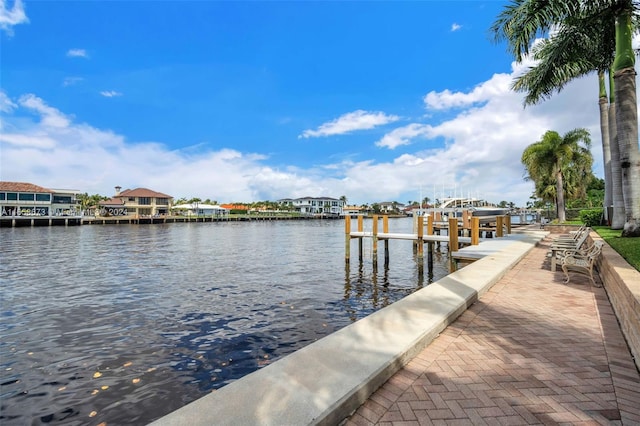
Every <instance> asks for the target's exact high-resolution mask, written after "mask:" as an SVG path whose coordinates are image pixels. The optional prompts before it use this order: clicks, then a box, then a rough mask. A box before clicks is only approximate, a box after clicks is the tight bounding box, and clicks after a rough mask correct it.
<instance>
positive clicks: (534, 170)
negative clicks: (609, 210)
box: [522, 129, 593, 222]
mask: <svg viewBox="0 0 640 426" xmlns="http://www.w3.org/2000/svg"><path fill="white" fill-rule="evenodd" d="M580 142H582V144H580ZM590 147H591V139H590V137H589V132H588V131H587V130H586V129H574V130H571V131H570V132H567V133H566V134H565V135H564V136H562V137H561V136H560V135H559V134H558V132H554V131H552V130H550V131H548V132H546V133H545V134H544V135H543V136H542V140H540V141H538V142H535V143H533V144H531V145H529V146H528V147H527V148H526V149H525V150H524V152H523V154H522V163H523V164H524V165H525V167H526V169H527V172H528V178H529V179H531V180H533V181H534V182H535V183H536V192H537V193H538V196H540V197H541V198H543V199H549V198H550V196H551V195H555V199H556V211H557V214H558V220H559V221H560V222H564V221H565V220H566V214H565V202H564V196H565V192H566V190H567V188H569V189H570V191H571V192H575V191H576V190H577V188H580V186H581V184H582V185H584V184H585V181H584V179H582V176H583V175H585V174H586V173H587V172H588V173H590V172H591V164H592V163H593V157H592V156H591V152H590V151H589V148H590ZM570 170H571V172H570ZM565 176H571V178H570V179H569V180H568V181H567V182H565ZM552 179H553V181H554V182H555V194H552V192H551V191H550V189H551V188H550V186H551V185H549V184H550V181H551V180H552Z"/></svg>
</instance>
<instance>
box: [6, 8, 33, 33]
mask: <svg viewBox="0 0 640 426" xmlns="http://www.w3.org/2000/svg"><path fill="white" fill-rule="evenodd" d="M27 22H29V18H28V17H27V14H26V13H25V11H24V4H23V3H22V0H15V1H14V2H13V7H12V8H9V7H8V2H7V1H6V0H0V29H2V30H4V31H5V32H6V33H7V34H8V35H13V27H14V26H16V25H18V24H26V23H27Z"/></svg>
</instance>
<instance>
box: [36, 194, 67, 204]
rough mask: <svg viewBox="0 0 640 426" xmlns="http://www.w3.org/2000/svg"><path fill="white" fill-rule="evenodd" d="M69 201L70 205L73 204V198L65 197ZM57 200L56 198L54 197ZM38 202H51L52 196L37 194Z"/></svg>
mask: <svg viewBox="0 0 640 426" xmlns="http://www.w3.org/2000/svg"><path fill="white" fill-rule="evenodd" d="M64 198H68V199H69V201H68V202H69V203H70V202H71V197H64ZM54 200H55V197H54ZM36 201H51V194H36Z"/></svg>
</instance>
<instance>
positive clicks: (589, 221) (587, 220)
mask: <svg viewBox="0 0 640 426" xmlns="http://www.w3.org/2000/svg"><path fill="white" fill-rule="evenodd" d="M580 220H581V221H582V223H584V224H585V225H587V226H597V225H600V223H601V222H602V209H588V210H580Z"/></svg>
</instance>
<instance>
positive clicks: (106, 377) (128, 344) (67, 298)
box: [0, 220, 447, 425]
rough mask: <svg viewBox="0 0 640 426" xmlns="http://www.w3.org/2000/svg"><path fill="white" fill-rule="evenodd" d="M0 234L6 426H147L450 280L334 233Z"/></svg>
mask: <svg viewBox="0 0 640 426" xmlns="http://www.w3.org/2000/svg"><path fill="white" fill-rule="evenodd" d="M390 227H391V232H406V230H407V228H408V229H410V228H411V221H410V220H407V221H394V222H392V223H391V225H390ZM0 231H1V232H2V239H3V245H2V250H0V264H2V265H3V268H2V269H0V285H1V286H2V289H3V294H2V300H1V312H0V314H1V318H2V321H0V354H1V356H0V375H1V377H0V423H1V424H65V425H67V424H72V425H73V424H78V425H80V424H88V423H90V424H99V423H101V422H106V423H107V424H132V423H136V424H145V423H148V422H150V421H152V420H153V419H156V418H158V417H160V416H162V415H164V414H167V413H168V412H170V411H173V410H175V409H177V408H179V407H181V406H183V405H185V404H186V403H188V402H191V401H193V400H195V399H197V398H199V397H201V396H203V395H205V394H207V393H208V392H211V391H212V390H214V389H217V388H219V387H221V386H224V385H225V384H228V383H230V382H231V381H233V380H237V379H238V378H240V377H242V376H244V375H246V374H248V373H250V372H252V371H255V370H256V369H259V368H262V367H264V366H265V365H268V364H269V363H271V362H274V361H275V360H277V359H279V358H281V357H283V356H285V355H287V354H289V353H291V352H293V351H295V350H297V349H299V348H301V347H303V346H305V345H308V344H310V343H312V342H314V341H316V340H318V339H320V338H322V337H323V336H326V335H327V334H330V333H332V332H334V331H336V330H338V329H340V328H341V327H344V326H346V325H348V324H350V323H352V322H353V321H357V320H358V319H360V318H363V317H365V316H366V315H369V314H370V313H372V312H375V311H376V310H378V309H380V308H382V307H384V306H388V305H389V304H391V303H393V302H395V301H397V300H399V299H400V298H402V297H404V296H405V295H407V294H410V293H411V292H413V291H415V290H416V289H418V288H421V287H423V286H425V285H428V284H429V283H431V282H432V281H433V280H434V279H437V278H438V277H441V276H443V275H445V274H446V273H447V270H446V263H443V264H440V259H439V257H438V255H437V254H435V253H434V271H432V272H428V271H426V272H424V271H423V272H420V271H421V268H420V267H419V265H420V260H418V259H416V258H414V256H413V253H412V249H411V244H410V243H407V242H404V243H403V242H397V243H398V244H396V242H391V243H390V248H389V250H390V252H392V253H391V254H392V255H393V257H392V258H391V259H390V261H389V262H384V263H380V264H379V267H377V268H375V270H374V267H373V265H374V262H373V261H372V259H371V253H370V251H369V252H368V253H365V254H364V255H363V256H362V259H361V260H360V261H359V262H354V263H352V264H351V265H346V266H345V262H344V250H345V247H344V224H343V222H342V221H304V222H289V221H286V222H265V223H238V224H236V223H224V224H215V223H214V224H210V223H208V224H203V223H200V224H174V225H153V226H135V225H134V226H126V225H123V226H100V227H98V226H96V227H93V226H82V227H73V228H64V227H52V228H33V229H31V228H15V229H1V230H0ZM354 244H357V243H355V242H354ZM354 248H355V247H354ZM422 262H424V259H423V260H422ZM425 275H426V277H425Z"/></svg>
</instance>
